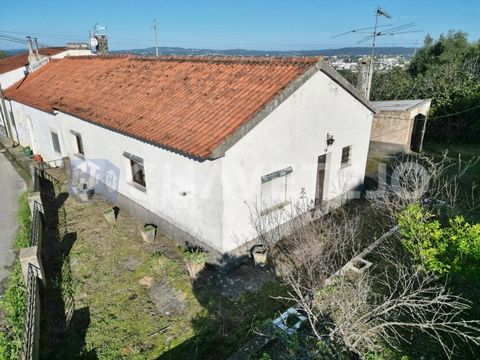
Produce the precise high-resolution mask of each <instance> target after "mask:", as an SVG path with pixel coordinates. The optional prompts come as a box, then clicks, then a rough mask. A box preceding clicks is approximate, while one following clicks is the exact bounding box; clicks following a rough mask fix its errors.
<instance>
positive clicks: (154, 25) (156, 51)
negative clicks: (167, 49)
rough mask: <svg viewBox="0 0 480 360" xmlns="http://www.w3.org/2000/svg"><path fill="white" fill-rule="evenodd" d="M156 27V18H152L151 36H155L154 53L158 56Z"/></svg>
mask: <svg viewBox="0 0 480 360" xmlns="http://www.w3.org/2000/svg"><path fill="white" fill-rule="evenodd" d="M157 27H158V23H157V19H153V21H152V29H153V36H154V37H155V54H156V55H157V56H158V40H157Z"/></svg>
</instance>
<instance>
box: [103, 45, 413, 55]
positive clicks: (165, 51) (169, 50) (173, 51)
mask: <svg viewBox="0 0 480 360" xmlns="http://www.w3.org/2000/svg"><path fill="white" fill-rule="evenodd" d="M158 50H159V53H160V54H162V55H227V56H228V55H230V56H231V55H237V56H320V55H321V56H334V55H337V56H361V55H368V54H370V53H371V51H372V49H371V48H369V47H347V48H340V49H324V50H297V51H293V50H292V51H268V50H246V49H227V50H213V49H189V48H182V47H159V48H158ZM413 52H414V48H410V47H377V48H376V49H375V54H377V55H403V56H406V57H410V56H412V54H413ZM112 53H117V54H118V53H134V54H139V55H155V48H154V47H150V48H145V49H130V50H120V51H112Z"/></svg>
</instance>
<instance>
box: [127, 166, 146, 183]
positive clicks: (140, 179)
mask: <svg viewBox="0 0 480 360" xmlns="http://www.w3.org/2000/svg"><path fill="white" fill-rule="evenodd" d="M130 167H131V169H132V180H133V182H134V183H137V184H138V185H141V186H143V187H146V186H147V184H146V182H145V168H144V167H143V161H142V163H140V162H137V161H135V160H132V159H130Z"/></svg>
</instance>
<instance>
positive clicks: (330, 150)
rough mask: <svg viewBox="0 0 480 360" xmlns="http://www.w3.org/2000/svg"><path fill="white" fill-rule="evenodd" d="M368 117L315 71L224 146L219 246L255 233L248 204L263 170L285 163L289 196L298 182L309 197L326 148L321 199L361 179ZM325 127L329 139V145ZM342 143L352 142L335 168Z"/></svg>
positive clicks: (296, 193)
mask: <svg viewBox="0 0 480 360" xmlns="http://www.w3.org/2000/svg"><path fill="white" fill-rule="evenodd" d="M372 118H373V114H372V112H371V111H370V110H368V109H367V108H366V107H365V106H364V105H362V104H361V103H360V102H358V101H357V100H355V99H354V98H353V97H352V96H351V95H350V94H349V93H347V91H345V90H344V89H343V88H341V87H340V86H339V85H337V84H336V83H335V82H334V81H333V80H331V79H330V78H329V77H328V76H327V75H325V74H324V73H322V72H318V73H317V74H315V75H314V76H313V77H312V78H310V79H309V80H308V81H307V82H306V83H305V84H303V85H302V87H300V88H299V89H298V90H297V91H296V92H295V93H294V94H293V95H292V96H290V97H289V98H288V99H287V100H286V101H284V102H283V103H282V104H281V105H280V106H279V107H278V108H277V109H276V110H275V111H273V112H272V113H271V114H270V115H268V116H267V118H265V119H264V120H263V121H262V122H261V123H260V124H258V125H257V126H256V127H255V128H254V129H253V130H251V131H250V132H249V133H248V134H247V135H246V136H245V137H243V138H242V139H241V140H240V141H239V142H238V143H237V144H236V145H235V146H233V147H232V148H231V149H229V150H228V151H227V152H226V155H225V158H224V166H223V183H224V203H225V205H224V207H225V208H224V219H223V221H224V245H223V246H224V249H223V250H224V251H229V250H232V249H234V248H236V247H238V246H240V245H242V243H243V242H245V241H246V240H250V239H252V238H254V237H256V234H255V233H254V231H253V229H252V226H251V221H250V211H251V210H250V209H251V208H252V207H253V206H255V204H256V203H257V204H258V201H259V199H260V194H261V176H263V175H266V174H269V173H272V172H275V171H278V170H281V169H284V168H286V167H289V166H290V167H292V169H293V172H292V173H291V174H289V175H287V176H288V179H287V183H288V192H289V195H290V197H291V199H292V201H295V200H297V199H298V198H299V196H300V192H301V190H302V188H303V189H305V192H306V195H307V197H308V199H312V200H313V199H314V198H315V189H316V178H317V161H318V157H319V156H320V155H323V154H327V164H326V175H325V186H324V194H325V195H324V199H325V200H331V199H333V198H335V197H337V196H339V195H340V194H342V193H344V192H345V191H348V190H350V189H351V188H353V187H355V186H356V185H359V184H362V183H363V179H364V175H365V165H366V161H367V154H368V145H369V139H370V129H371V123H372ZM327 133H330V134H333V136H334V139H335V142H334V144H333V145H332V146H329V147H327V145H326V138H327ZM344 146H352V152H351V165H349V166H346V167H343V168H341V153H342V148H343V147H344ZM261 205H262V204H260V206H261Z"/></svg>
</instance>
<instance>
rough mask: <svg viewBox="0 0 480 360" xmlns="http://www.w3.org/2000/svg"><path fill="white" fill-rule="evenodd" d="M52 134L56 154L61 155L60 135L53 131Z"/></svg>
mask: <svg viewBox="0 0 480 360" xmlns="http://www.w3.org/2000/svg"><path fill="white" fill-rule="evenodd" d="M50 133H51V134H52V143H53V150H55V152H57V153H59V154H61V152H62V151H61V149H60V141H59V140H58V134H57V133H56V132H53V131H51V132H50Z"/></svg>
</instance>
